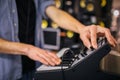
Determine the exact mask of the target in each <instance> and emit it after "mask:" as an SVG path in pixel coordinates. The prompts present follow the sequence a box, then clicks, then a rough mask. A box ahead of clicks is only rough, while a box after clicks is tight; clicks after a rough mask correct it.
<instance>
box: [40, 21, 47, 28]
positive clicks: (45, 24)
mask: <svg viewBox="0 0 120 80" xmlns="http://www.w3.org/2000/svg"><path fill="white" fill-rule="evenodd" d="M47 26H48V22H47V21H46V20H42V26H41V27H42V29H45V28H47Z"/></svg>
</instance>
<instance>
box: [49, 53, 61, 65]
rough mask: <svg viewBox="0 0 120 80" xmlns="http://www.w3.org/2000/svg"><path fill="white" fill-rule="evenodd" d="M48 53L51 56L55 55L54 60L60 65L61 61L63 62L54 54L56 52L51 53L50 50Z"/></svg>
mask: <svg viewBox="0 0 120 80" xmlns="http://www.w3.org/2000/svg"><path fill="white" fill-rule="evenodd" d="M47 53H48V54H49V55H50V56H51V57H53V59H52V60H53V61H55V63H56V64H57V65H58V64H60V62H61V59H60V58H59V57H58V56H57V55H56V54H54V53H51V52H50V51H47Z"/></svg>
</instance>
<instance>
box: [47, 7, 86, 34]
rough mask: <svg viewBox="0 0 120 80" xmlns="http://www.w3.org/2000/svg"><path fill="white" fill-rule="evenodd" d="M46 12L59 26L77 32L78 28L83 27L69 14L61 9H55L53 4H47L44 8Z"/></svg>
mask: <svg viewBox="0 0 120 80" xmlns="http://www.w3.org/2000/svg"><path fill="white" fill-rule="evenodd" d="M46 14H47V15H48V17H49V18H51V19H52V20H53V21H54V22H56V23H57V24H58V25H59V26H60V27H62V28H64V29H67V30H71V31H74V32H76V33H79V31H80V29H82V28H83V27H85V26H84V25H83V24H81V23H80V22H79V21H77V20H76V19H75V18H73V17H72V16H71V15H69V14H68V13H66V12H64V11H62V10H59V9H57V8H56V7H54V6H49V7H48V8H47V9H46Z"/></svg>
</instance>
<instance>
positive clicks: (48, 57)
mask: <svg viewBox="0 0 120 80" xmlns="http://www.w3.org/2000/svg"><path fill="white" fill-rule="evenodd" d="M38 55H39V56H40V57H42V58H43V59H44V60H45V61H47V62H48V64H49V65H52V66H54V65H55V62H54V61H52V58H51V57H50V56H49V55H48V54H46V52H45V51H43V52H42V53H41V54H38Z"/></svg>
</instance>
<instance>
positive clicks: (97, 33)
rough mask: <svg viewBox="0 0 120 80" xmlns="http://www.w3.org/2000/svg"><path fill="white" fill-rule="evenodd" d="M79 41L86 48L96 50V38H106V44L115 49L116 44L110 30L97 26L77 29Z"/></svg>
mask: <svg viewBox="0 0 120 80" xmlns="http://www.w3.org/2000/svg"><path fill="white" fill-rule="evenodd" d="M79 34H80V39H81V40H82V41H83V43H84V45H85V46H86V47H87V48H90V47H93V48H95V49H96V48H97V38H98V37H106V39H107V40H108V42H109V43H110V44H111V45H112V46H114V47H115V45H116V44H117V42H116V40H115V39H114V38H113V36H112V35H111V33H110V30H109V29H107V28H103V27H101V26H99V25H90V26H86V27H84V28H83V29H79Z"/></svg>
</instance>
